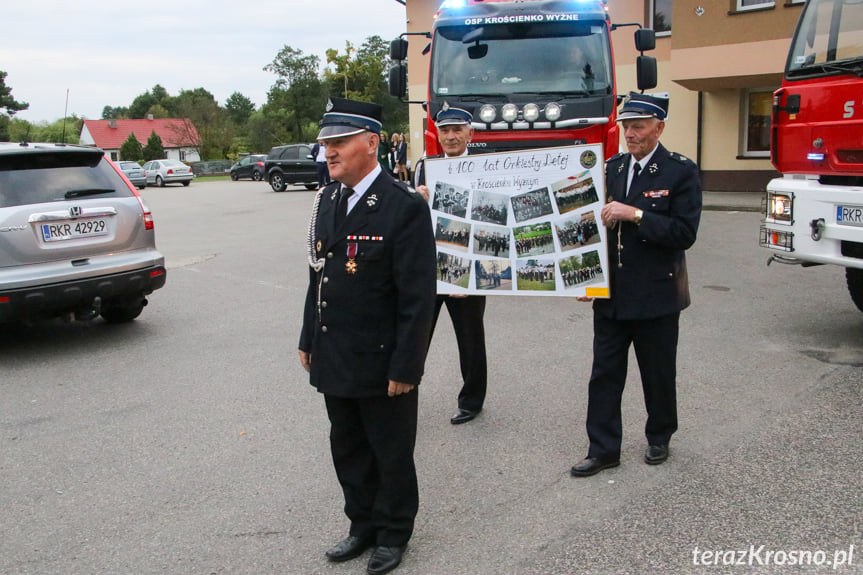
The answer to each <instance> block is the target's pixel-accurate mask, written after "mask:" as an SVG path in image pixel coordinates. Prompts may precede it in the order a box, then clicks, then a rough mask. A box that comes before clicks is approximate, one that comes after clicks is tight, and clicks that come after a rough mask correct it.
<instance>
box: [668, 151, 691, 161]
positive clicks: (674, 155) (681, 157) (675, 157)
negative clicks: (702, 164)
mask: <svg viewBox="0 0 863 575" xmlns="http://www.w3.org/2000/svg"><path fill="white" fill-rule="evenodd" d="M668 155H669V157H670V158H671V159H672V160H676V161H678V162H680V163H681V164H694V163H695V162H693V161H692V160H690V159H689V158H687V157H686V156H684V155H683V154H678V153H677V152H671V153H669V154H668Z"/></svg>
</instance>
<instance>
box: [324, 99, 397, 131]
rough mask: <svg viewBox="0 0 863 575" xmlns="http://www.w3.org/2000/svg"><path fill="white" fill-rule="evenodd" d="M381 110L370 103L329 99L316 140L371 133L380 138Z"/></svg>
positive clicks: (376, 105) (378, 106)
mask: <svg viewBox="0 0 863 575" xmlns="http://www.w3.org/2000/svg"><path fill="white" fill-rule="evenodd" d="M382 116H383V108H382V107H381V106H380V105H378V104H373V103H371V102H358V101H356V100H346V99H344V98H330V99H329V101H328V102H327V110H326V112H325V113H324V117H323V118H321V121H320V122H319V125H320V127H321V131H320V132H319V133H318V137H317V139H318V140H327V139H329V138H340V137H344V136H353V135H355V134H359V133H360V132H372V133H374V134H377V135H379V136H380V134H381V127H382Z"/></svg>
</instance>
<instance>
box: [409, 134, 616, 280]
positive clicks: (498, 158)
mask: <svg viewBox="0 0 863 575" xmlns="http://www.w3.org/2000/svg"><path fill="white" fill-rule="evenodd" d="M425 174H426V184H427V185H428V188H429V194H430V197H429V207H430V208H431V217H432V224H433V227H434V232H435V242H436V247H437V263H438V270H437V279H438V293H440V294H465V295H468V294H503V295H532V296H555V295H557V296H569V297H576V296H591V297H609V289H608V273H607V271H606V270H607V267H608V261H607V259H608V258H607V250H606V239H607V238H606V230H605V227H604V226H602V225H601V224H600V223H599V222H600V211H601V209H602V205H603V197H604V189H605V184H604V174H603V156H602V146H600V145H598V144H585V145H573V146H562V147H554V148H539V149H532V150H520V151H510V152H498V153H492V154H471V155H469V156H468V157H459V158H429V159H428V160H426V163H425Z"/></svg>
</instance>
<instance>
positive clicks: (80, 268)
mask: <svg viewBox="0 0 863 575" xmlns="http://www.w3.org/2000/svg"><path fill="white" fill-rule="evenodd" d="M120 174H121V172H120V170H119V168H118V167H117V166H116V165H115V164H113V163H111V162H110V161H109V160H108V159H107V158H106V157H105V154H104V152H103V151H102V150H100V149H98V148H91V147H85V146H75V145H69V144H33V143H30V144H17V143H0V324H4V323H9V322H13V321H20V320H36V319H42V318H51V317H58V316H59V317H64V318H66V319H69V320H72V319H77V320H90V319H93V318H95V317H97V316H99V315H101V316H102V318H104V319H105V321H107V322H109V323H118V322H127V321H132V320H133V319H135V318H136V317H138V315H139V314H140V313H141V310H143V309H144V306H145V305H146V304H147V296H148V295H149V294H150V293H152V292H153V291H155V290H157V289H159V288H161V287H162V286H164V285H165V277H166V273H165V257H164V256H163V255H162V254H161V253H159V251H157V250H156V239H155V232H154V229H153V216H152V214H151V213H150V210H149V209H148V208H147V206H146V205H145V204H144V202H143V200H142V199H141V197H140V196H139V195H138V191H137V190H136V189H135V187H134V186H131V185H129V183H128V182H127V181H126V180H125V179H123V177H122V176H121V175H120Z"/></svg>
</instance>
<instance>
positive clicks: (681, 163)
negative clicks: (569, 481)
mask: <svg viewBox="0 0 863 575" xmlns="http://www.w3.org/2000/svg"><path fill="white" fill-rule="evenodd" d="M667 113H668V96H667V95H658V94H657V95H649V94H638V93H635V92H632V93H630V94H629V96H628V97H627V98H626V100H625V101H624V105H623V108H622V109H621V112H620V115H619V117H618V121H620V122H621V124H622V132H623V135H624V137H625V139H626V147H627V149H628V150H629V153H628V154H618V155H616V156H614V157H612V158H610V159H609V160H608V162H607V163H606V166H605V182H606V188H607V196H608V203H607V204H606V205H605V206H603V208H602V213H601V216H602V223H603V224H604V225H605V226H607V227H608V229H609V241H608V246H609V258H608V260H609V267H610V269H611V277H610V286H611V298H610V299H598V300H596V301H594V303H593V312H594V313H593V336H594V337H593V369H592V371H591V375H590V383H589V385H588V405H587V436H588V438H589V440H590V448H589V450H588V453H587V458H586V459H584V460H583V461H581V462H580V463H578V464H577V465H575V466H573V468H572V475H574V476H577V477H586V476H589V475H594V474H595V473H598V472H600V471H602V470H603V469H607V468H609V467H615V466H617V465H619V464H620V445H621V439H622V436H623V427H622V423H621V414H620V402H621V398H622V396H623V386H624V383H625V381H626V369H627V359H628V356H629V347H630V345H633V346H634V347H635V356H636V358H637V360H638V368H639V371H640V373H641V384H642V387H643V390H644V402H645V406H646V408H647V424H646V425H645V430H644V431H645V435H646V436H647V445H648V447H647V449H646V451H645V453H644V460H645V462H646V463H648V464H650V465H657V464H659V463H662V462H664V461H665V460H666V459H667V458H668V443H669V441H670V440H671V436H672V434H673V433H674V432H675V431H677V395H676V385H677V384H676V377H677V338H678V320H679V319H680V311H681V310H683V309H684V308H686V307H688V306H689V303H690V299H689V279H688V277H687V274H686V257H685V255H684V252H685V250H686V249H688V248H689V247H690V246H692V244H693V243H694V242H695V236H696V233H697V231H698V223H699V220H700V218H701V184H700V183H699V180H698V167H697V166H696V165H695V164H694V163H693V162H692V161H691V160H688V159H687V158H685V157H683V156H681V155H680V154H675V153H673V152H669V151H668V150H666V149H665V148H664V147H663V146H662V144H660V143H659V137H660V136H661V135H662V130H663V129H664V127H665V118H666V115H667ZM580 299H585V300H589V299H590V298H580Z"/></svg>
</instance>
